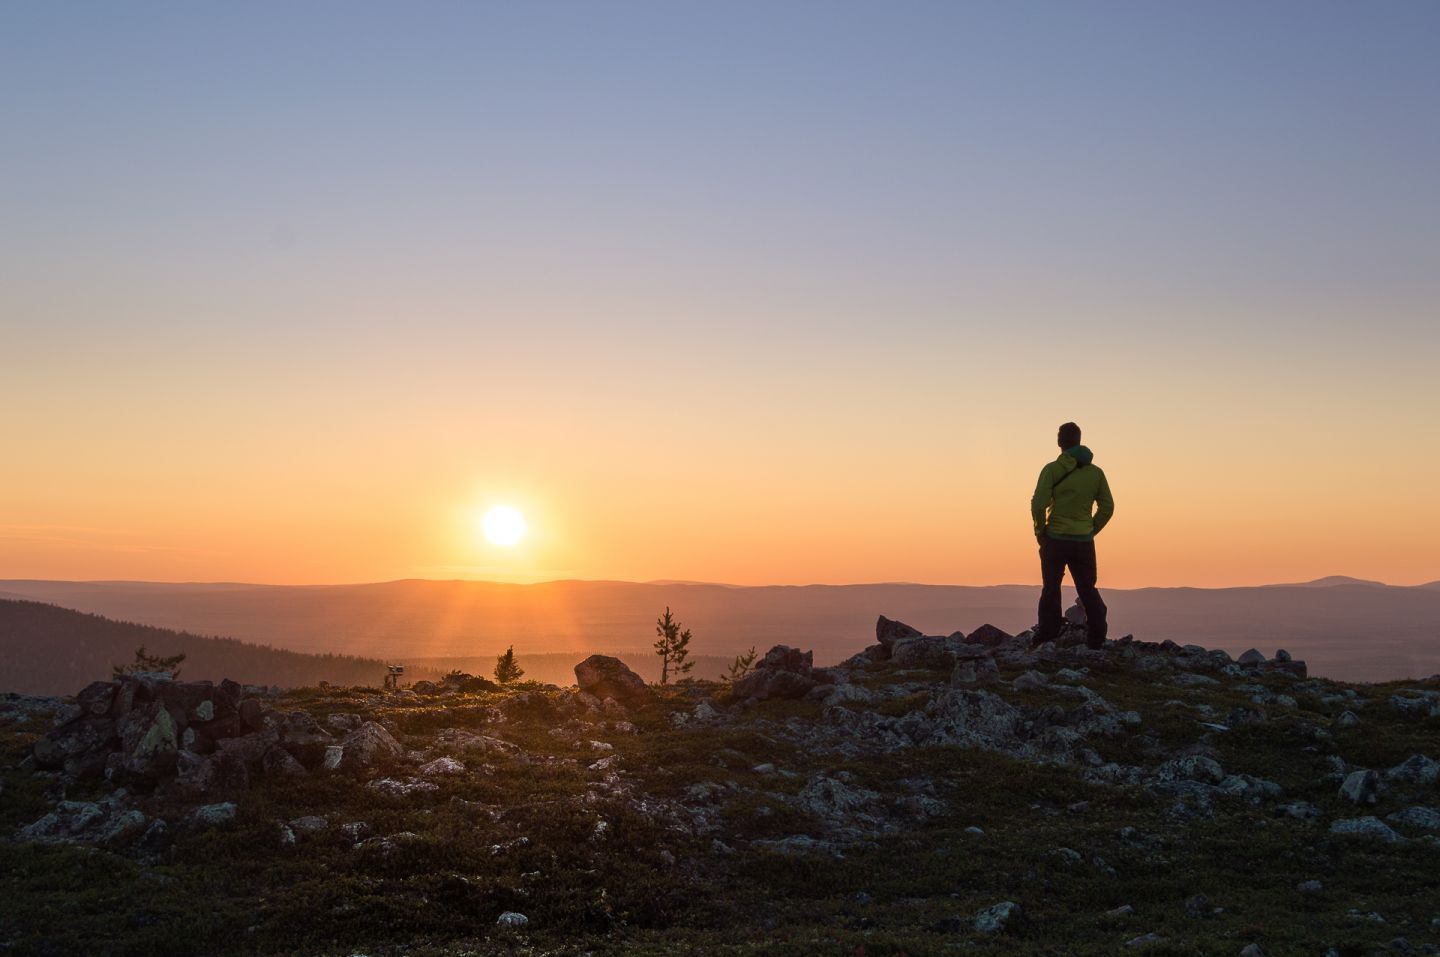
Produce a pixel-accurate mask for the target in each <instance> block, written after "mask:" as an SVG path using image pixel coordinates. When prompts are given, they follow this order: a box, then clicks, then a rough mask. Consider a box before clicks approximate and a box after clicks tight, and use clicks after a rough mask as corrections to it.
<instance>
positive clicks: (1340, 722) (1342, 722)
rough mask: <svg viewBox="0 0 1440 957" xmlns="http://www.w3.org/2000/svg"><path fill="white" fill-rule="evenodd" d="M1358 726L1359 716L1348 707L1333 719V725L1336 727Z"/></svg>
mask: <svg viewBox="0 0 1440 957" xmlns="http://www.w3.org/2000/svg"><path fill="white" fill-rule="evenodd" d="M1359 726H1360V716H1359V715H1357V714H1356V713H1355V712H1353V711H1350V710H1348V709H1347V710H1345V711H1342V712H1340V716H1339V717H1338V718H1336V719H1335V727H1337V728H1356V727H1359Z"/></svg>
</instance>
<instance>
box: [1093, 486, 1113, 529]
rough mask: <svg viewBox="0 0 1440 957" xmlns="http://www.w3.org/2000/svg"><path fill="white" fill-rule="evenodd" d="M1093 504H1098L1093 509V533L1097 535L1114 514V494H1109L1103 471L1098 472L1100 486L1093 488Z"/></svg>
mask: <svg viewBox="0 0 1440 957" xmlns="http://www.w3.org/2000/svg"><path fill="white" fill-rule="evenodd" d="M1095 504H1096V505H1098V506H1099V508H1097V509H1096V510H1095V534H1096V535H1098V534H1100V529H1102V528H1104V527H1105V525H1106V524H1107V523H1108V522H1109V521H1110V516H1112V515H1114V514H1115V496H1113V495H1111V494H1110V480H1109V479H1107V478H1106V477H1105V473H1104V472H1101V473H1100V487H1099V488H1098V489H1096V490H1095Z"/></svg>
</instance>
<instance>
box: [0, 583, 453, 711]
mask: <svg viewBox="0 0 1440 957" xmlns="http://www.w3.org/2000/svg"><path fill="white" fill-rule="evenodd" d="M141 645H144V646H145V647H146V649H147V650H149V651H150V652H152V653H154V654H162V655H174V654H178V653H180V652H184V653H185V656H186V658H185V662H184V664H182V665H181V666H180V667H181V674H182V676H183V677H185V678H187V679H191V680H201V679H207V678H208V679H210V680H212V681H219V680H220V679H222V678H233V679H235V680H236V681H239V682H241V683H243V684H266V685H271V684H277V685H281V686H283V687H295V686H301V685H313V684H316V683H317V682H320V681H330V682H332V683H335V684H347V685H348V684H357V685H375V686H378V685H379V684H380V683H381V681H382V680H383V678H384V675H385V665H384V663H383V662H381V661H378V660H375V659H373V658H356V657H353V656H350V655H335V654H321V655H313V654H303V653H300V652H296V651H285V650H283V649H280V648H271V647H268V646H265V645H254V644H249V643H247V642H243V641H236V640H234V639H231V638H208V637H204V636H201V635H194V634H190V633H188V632H176V631H170V630H169V629H166V628H155V627H153V626H150V625H137V624H132V623H130V622H124V621H112V620H110V619H109V618H102V617H100V616H99V615H91V614H85V613H83V612H78V611H72V610H70V609H68V608H59V607H56V606H55V605H47V604H42V603H40V602H34V601H8V600H0V675H3V678H0V690H3V691H19V692H23V693H26V694H71V693H74V692H75V691H78V690H79V689H80V688H82V687H84V686H85V685H87V684H89V683H90V682H91V681H95V680H98V679H105V678H109V677H110V674H111V669H112V668H113V667H114V666H115V665H117V664H124V663H126V662H129V661H132V660H134V657H135V649H136V648H138V647H139V646H141ZM420 671H421V672H423V673H420V674H411V675H409V676H407V677H410V678H412V679H413V678H415V677H424V676H426V675H428V674H430V672H428V670H425V669H420Z"/></svg>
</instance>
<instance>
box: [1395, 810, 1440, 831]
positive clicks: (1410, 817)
mask: <svg viewBox="0 0 1440 957" xmlns="http://www.w3.org/2000/svg"><path fill="white" fill-rule="evenodd" d="M1385 820H1387V821H1389V822H1390V823H1391V824H1399V825H1400V826H1401V827H1413V828H1415V829H1416V830H1421V831H1432V832H1434V833H1440V811H1437V810H1436V809H1435V808H1433V807H1407V808H1406V809H1405V810H1403V811H1396V812H1395V813H1394V814H1388V815H1386V817H1385Z"/></svg>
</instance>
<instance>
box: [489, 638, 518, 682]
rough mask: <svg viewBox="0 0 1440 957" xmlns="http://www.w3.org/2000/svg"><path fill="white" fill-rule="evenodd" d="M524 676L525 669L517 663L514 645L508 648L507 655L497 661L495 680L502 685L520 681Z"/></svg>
mask: <svg viewBox="0 0 1440 957" xmlns="http://www.w3.org/2000/svg"><path fill="white" fill-rule="evenodd" d="M524 674H525V669H524V668H521V667H520V666H519V665H517V664H516V663H515V646H514V645H511V646H510V647H509V648H506V649H505V654H503V655H501V656H500V657H498V658H496V659H495V680H496V681H498V682H500V683H501V684H502V685H508V684H509V683H510V682H512V681H518V680H519V679H520V678H521V676H523V675H524Z"/></svg>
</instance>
